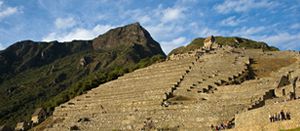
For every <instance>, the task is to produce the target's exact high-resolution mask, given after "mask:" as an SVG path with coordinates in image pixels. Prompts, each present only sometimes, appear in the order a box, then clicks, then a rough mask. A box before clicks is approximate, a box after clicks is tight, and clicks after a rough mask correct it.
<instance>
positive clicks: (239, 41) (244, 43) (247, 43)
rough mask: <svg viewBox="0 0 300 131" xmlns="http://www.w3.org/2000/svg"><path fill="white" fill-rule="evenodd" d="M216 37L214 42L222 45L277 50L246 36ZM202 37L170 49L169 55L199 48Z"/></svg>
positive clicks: (201, 43)
mask: <svg viewBox="0 0 300 131" xmlns="http://www.w3.org/2000/svg"><path fill="white" fill-rule="evenodd" d="M215 38H216V44H218V45H222V46H225V45H227V46H232V47H240V48H243V47H244V48H247V49H263V50H268V51H274V50H279V49H278V48H276V47H273V46H269V45H267V44H266V43H264V42H258V41H254V40H250V39H246V38H240V37H222V36H217V37H215ZM204 39H205V38H196V39H194V40H193V41H192V42H191V43H190V44H188V45H187V46H185V47H184V46H182V47H179V48H176V49H174V50H172V51H171V52H170V53H169V55H172V54H181V53H186V52H189V51H192V50H194V49H197V48H201V47H203V45H204V43H203V42H204Z"/></svg>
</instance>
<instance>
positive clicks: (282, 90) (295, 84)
mask: <svg viewBox="0 0 300 131" xmlns="http://www.w3.org/2000/svg"><path fill="white" fill-rule="evenodd" d="M276 84H277V85H276V88H275V95H276V96H277V97H285V98H287V99H297V98H300V81H299V79H298V77H291V75H290V74H288V75H285V76H282V77H281V78H280V80H279V81H278V82H277V83H276Z"/></svg>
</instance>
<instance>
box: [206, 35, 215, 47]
mask: <svg viewBox="0 0 300 131" xmlns="http://www.w3.org/2000/svg"><path fill="white" fill-rule="evenodd" d="M214 43H215V37H214V36H209V37H207V38H206V39H205V40H204V49H207V50H210V49H211V48H212V47H213V44H214Z"/></svg>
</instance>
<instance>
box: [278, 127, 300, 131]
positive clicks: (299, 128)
mask: <svg viewBox="0 0 300 131" xmlns="http://www.w3.org/2000/svg"><path fill="white" fill-rule="evenodd" d="M280 131H300V127H298V128H295V129H288V130H280Z"/></svg>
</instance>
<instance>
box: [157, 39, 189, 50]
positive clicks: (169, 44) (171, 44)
mask: <svg viewBox="0 0 300 131" xmlns="http://www.w3.org/2000/svg"><path fill="white" fill-rule="evenodd" d="M187 42H188V40H187V38H185V37H178V38H175V39H173V40H171V41H162V42H161V46H162V48H163V50H164V52H165V53H166V54H168V53H169V52H170V51H171V50H173V49H175V48H177V47H180V46H183V45H186V44H187Z"/></svg>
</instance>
